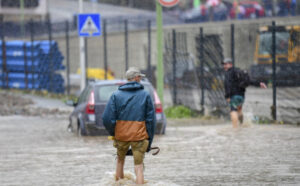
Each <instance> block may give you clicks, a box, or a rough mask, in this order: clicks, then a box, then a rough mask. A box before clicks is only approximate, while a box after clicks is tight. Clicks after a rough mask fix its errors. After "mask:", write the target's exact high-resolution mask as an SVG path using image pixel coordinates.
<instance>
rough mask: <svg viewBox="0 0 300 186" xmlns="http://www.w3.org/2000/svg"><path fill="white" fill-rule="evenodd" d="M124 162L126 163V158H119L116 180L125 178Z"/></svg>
mask: <svg viewBox="0 0 300 186" xmlns="http://www.w3.org/2000/svg"><path fill="white" fill-rule="evenodd" d="M124 163H125V160H120V159H119V158H118V161H117V168H116V180H119V179H123V178H124Z"/></svg>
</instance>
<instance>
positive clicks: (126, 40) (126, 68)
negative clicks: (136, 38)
mask: <svg viewBox="0 0 300 186" xmlns="http://www.w3.org/2000/svg"><path fill="white" fill-rule="evenodd" d="M124 24H125V71H127V70H128V20H127V19H126V20H125V21H124Z"/></svg>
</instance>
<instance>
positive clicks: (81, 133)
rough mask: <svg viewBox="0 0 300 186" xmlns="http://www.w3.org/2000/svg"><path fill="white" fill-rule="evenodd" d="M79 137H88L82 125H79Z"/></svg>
mask: <svg viewBox="0 0 300 186" xmlns="http://www.w3.org/2000/svg"><path fill="white" fill-rule="evenodd" d="M77 135H78V136H86V130H85V128H84V127H83V126H82V125H81V124H80V123H78V127H77Z"/></svg>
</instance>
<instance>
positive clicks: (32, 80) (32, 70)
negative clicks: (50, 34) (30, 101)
mask: <svg viewBox="0 0 300 186" xmlns="http://www.w3.org/2000/svg"><path fill="white" fill-rule="evenodd" d="M30 42H31V45H30V53H31V55H30V59H31V76H32V77H31V83H32V85H31V89H33V87H34V66H33V63H34V55H33V52H34V51H33V50H34V49H33V42H34V27H33V20H32V19H30Z"/></svg>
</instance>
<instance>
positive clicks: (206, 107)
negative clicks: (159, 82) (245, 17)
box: [165, 22, 300, 123]
mask: <svg viewBox="0 0 300 186" xmlns="http://www.w3.org/2000/svg"><path fill="white" fill-rule="evenodd" d="M274 24H275V23H274ZM266 28H267V29H269V30H268V31H267V30H265V32H263V31H260V30H263V29H266ZM293 29H294V30H293ZM168 36H169V37H168V38H167V39H166V42H165V43H166V45H165V51H166V52H165V71H166V84H167V86H168V87H170V93H171V97H172V102H173V104H174V105H176V104H183V105H186V106H188V107H190V108H192V109H196V110H200V111H202V112H205V111H209V112H213V113H216V114H218V115H225V114H226V115H228V112H229V107H228V104H227V103H226V101H225V98H224V87H223V80H224V72H223V69H222V65H221V62H222V60H223V59H224V57H230V58H232V59H233V62H234V65H235V67H238V68H241V69H246V70H248V73H249V74H250V76H251V79H252V83H253V85H252V86H250V87H248V88H247V91H246V102H245V105H244V111H245V113H246V117H247V118H248V119H250V120H255V121H259V122H263V121H265V120H278V121H283V122H288V123H299V122H300V114H299V108H300V106H299V105H300V104H299V98H300V94H299V90H300V88H299V81H300V69H299V64H300V58H299V57H300V51H299V50H298V49H299V41H300V37H299V27H298V26H295V25H294V26H292V25H283V26H282V25H280V26H279V25H277V26H276V25H272V22H268V23H259V24H258V23H254V24H251V23H250V24H248V25H246V24H245V25H233V24H227V25H226V24H224V25H221V26H218V27H217V26H207V27H205V28H202V27H200V28H199V29H198V32H196V31H194V32H191V31H189V32H184V31H183V29H181V30H180V31H175V30H172V31H171V30H170V31H169V35H168ZM182 36H184V38H185V39H182ZM186 41H188V42H186ZM272 42H274V43H275V44H273V43H272ZM276 42H277V44H276ZM280 42H282V43H280ZM284 42H285V43H284ZM178 43H181V44H183V45H184V46H183V47H178ZM266 45H268V46H266ZM263 47H265V48H268V50H267V51H266V53H263V52H262V48H263ZM280 47H285V48H284V51H285V52H282V53H280V50H281V49H280ZM186 48H189V50H186ZM275 51H276V55H273V54H275ZM190 56H197V57H196V58H195V60H192V62H190V61H191V60H190ZM292 56H294V58H293V60H291V58H292ZM182 59H184V60H182ZM263 59H265V60H268V64H267V63H266V62H262V60H263ZM254 61H256V63H254ZM190 64H191V65H190ZM189 66H192V68H191V69H189V68H188V67H189ZM194 74H196V75H194ZM259 82H265V83H266V84H268V89H260V88H259V87H258V86H257V85H258V84H259ZM183 85H186V86H183Z"/></svg>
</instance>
